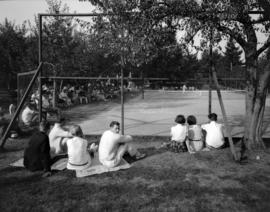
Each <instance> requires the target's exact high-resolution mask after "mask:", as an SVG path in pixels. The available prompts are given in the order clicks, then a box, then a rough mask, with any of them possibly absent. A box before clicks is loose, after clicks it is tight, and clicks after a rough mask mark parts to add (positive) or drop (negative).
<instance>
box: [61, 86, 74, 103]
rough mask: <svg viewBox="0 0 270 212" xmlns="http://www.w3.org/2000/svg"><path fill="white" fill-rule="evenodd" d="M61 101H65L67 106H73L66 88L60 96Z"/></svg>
mask: <svg viewBox="0 0 270 212" xmlns="http://www.w3.org/2000/svg"><path fill="white" fill-rule="evenodd" d="M59 99H61V100H63V101H64V102H65V103H66V104H67V106H71V105H72V102H71V99H70V98H69V97H68V94H67V89H66V88H63V90H62V91H61V93H60V94H59Z"/></svg>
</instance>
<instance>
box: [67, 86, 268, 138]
mask: <svg viewBox="0 0 270 212" xmlns="http://www.w3.org/2000/svg"><path fill="white" fill-rule="evenodd" d="M222 99H223V102H224V106H225V110H226V114H227V117H228V120H229V124H230V126H231V129H232V135H233V136H234V137H241V136H242V135H243V130H244V127H243V126H244V123H245V120H244V114H245V96H244V93H243V92H240V91H239V92H237V91H222ZM269 109H270V98H269V97H268V98H267V101H266V108H265V116H264V125H263V132H264V134H263V137H270V126H269V123H270V110H269ZM124 112H125V119H124V125H125V127H124V133H125V134H130V135H155V136H159V135H160V136H169V133H170V128H171V126H173V125H174V124H175V123H174V118H175V116H176V115H178V114H183V115H185V116H186V117H187V116H188V115H194V116H196V118H197V122H198V123H199V124H202V123H206V122H207V121H208V119H207V114H208V91H187V92H184V93H183V92H182V91H162V90H155V91H152V90H149V91H145V94H144V99H142V97H141V96H137V97H135V98H132V99H130V100H128V101H126V102H125V106H124ZM212 112H215V113H217V115H218V121H219V122H223V118H222V113H221V109H220V105H219V101H218V98H217V95H216V92H215V91H213V92H212ZM65 115H66V116H67V117H68V119H69V121H70V122H72V123H75V124H79V125H80V126H81V127H82V129H83V132H84V134H90V135H91V134H101V133H102V132H103V131H104V130H106V129H108V127H109V123H110V122H111V121H113V120H116V121H119V122H121V105H120V104H119V103H112V102H98V103H90V104H87V105H79V106H76V107H74V108H72V109H69V110H67V111H66V112H65Z"/></svg>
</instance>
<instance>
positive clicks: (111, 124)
mask: <svg viewBox="0 0 270 212" xmlns="http://www.w3.org/2000/svg"><path fill="white" fill-rule="evenodd" d="M114 125H116V126H120V123H119V122H118V121H112V122H111V123H110V127H113V126H114Z"/></svg>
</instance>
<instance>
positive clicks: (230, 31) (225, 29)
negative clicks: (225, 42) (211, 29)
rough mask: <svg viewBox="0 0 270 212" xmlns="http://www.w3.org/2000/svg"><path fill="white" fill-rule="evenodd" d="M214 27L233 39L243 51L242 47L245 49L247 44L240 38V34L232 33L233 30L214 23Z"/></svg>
mask: <svg viewBox="0 0 270 212" xmlns="http://www.w3.org/2000/svg"><path fill="white" fill-rule="evenodd" d="M215 26H216V28H217V30H219V31H221V32H224V33H226V34H228V35H230V36H231V37H232V38H234V39H235V40H236V41H237V42H238V43H239V44H240V45H241V46H242V48H243V49H244V47H246V45H247V42H246V41H245V39H244V38H243V37H242V36H241V34H240V33H237V32H234V31H233V30H231V29H230V28H228V27H225V26H221V25H220V24H219V23H216V24H215Z"/></svg>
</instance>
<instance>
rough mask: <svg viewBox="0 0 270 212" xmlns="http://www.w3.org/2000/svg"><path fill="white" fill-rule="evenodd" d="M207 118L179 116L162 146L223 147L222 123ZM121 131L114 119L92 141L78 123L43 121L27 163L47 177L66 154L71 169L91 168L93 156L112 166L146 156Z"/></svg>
mask: <svg viewBox="0 0 270 212" xmlns="http://www.w3.org/2000/svg"><path fill="white" fill-rule="evenodd" d="M208 118H209V123H206V124H202V125H198V124H197V121H196V117H195V116H193V115H190V116H188V117H187V123H186V118H185V117H184V116H183V115H178V116H177V117H176V118H175V122H176V125H175V126H173V127H171V140H170V141H169V142H165V143H163V144H162V145H161V148H167V149H168V150H170V151H173V152H177V153H180V152H189V153H191V154H192V153H196V152H198V151H210V150H212V149H220V148H223V147H224V145H225V141H224V135H223V125H222V124H220V123H217V115H216V114H215V113H211V114H209V115H208ZM119 132H120V124H119V122H117V121H112V122H111V123H110V125H109V129H108V130H105V131H104V133H103V134H102V136H101V138H100V141H99V143H96V142H89V141H87V139H86V138H85V136H84V134H83V131H82V129H81V127H80V126H79V125H66V123H65V120H64V119H61V120H60V121H59V122H56V123H55V124H54V126H52V127H51V128H50V125H49V124H48V122H46V121H43V122H41V123H40V126H39V131H38V132H36V133H35V134H33V135H32V137H31V138H30V141H29V143H28V146H27V147H26V149H25V151H24V166H25V167H26V168H27V169H29V170H30V171H37V170H43V171H44V174H43V175H44V176H45V177H47V176H50V175H51V165H52V163H54V162H55V161H56V160H57V158H58V157H59V156H63V155H66V156H67V157H68V163H67V169H70V170H86V169H88V168H89V167H91V164H92V163H91V161H92V160H93V158H94V157H98V159H99V161H100V163H101V164H102V165H104V166H106V167H108V168H112V167H116V166H118V165H119V164H120V162H121V160H122V158H124V157H126V156H128V157H131V158H133V159H134V160H139V159H142V158H144V157H145V156H146V155H145V154H143V153H140V152H139V151H138V150H137V149H136V148H135V146H134V145H133V138H132V137H131V136H130V135H120V134H119ZM95 152H98V154H95Z"/></svg>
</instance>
